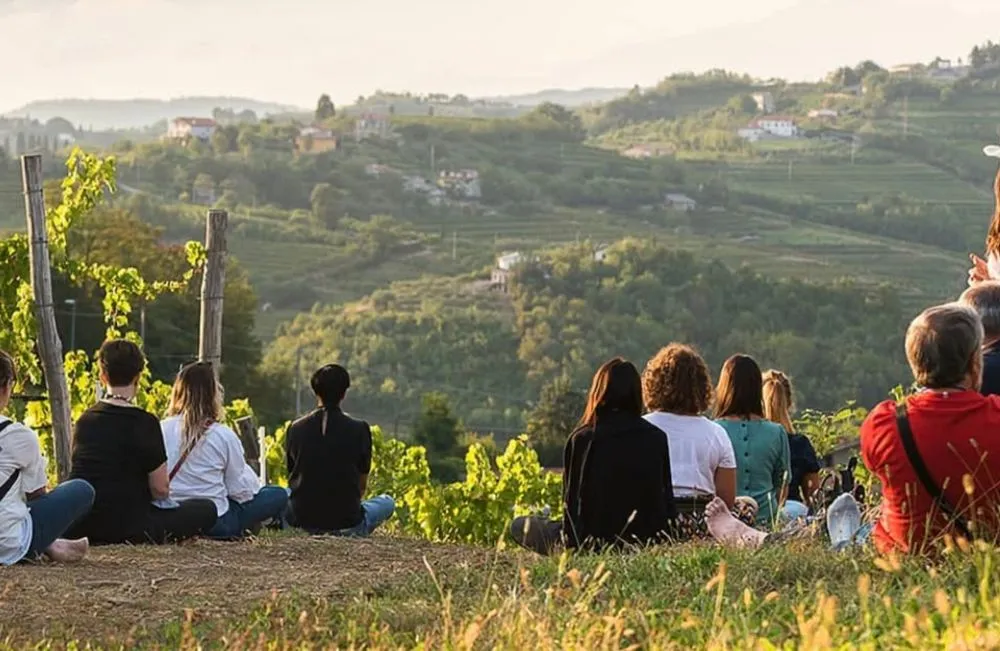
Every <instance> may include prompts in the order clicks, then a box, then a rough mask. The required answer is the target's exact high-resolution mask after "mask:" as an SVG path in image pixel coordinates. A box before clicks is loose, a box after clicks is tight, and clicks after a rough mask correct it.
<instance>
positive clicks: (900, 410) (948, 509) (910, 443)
mask: <svg viewBox="0 0 1000 651" xmlns="http://www.w3.org/2000/svg"><path fill="white" fill-rule="evenodd" d="M896 428H897V429H898V430H899V438H900V439H901V440H902V442H903V449H904V450H906V456H907V457H908V458H909V460H910V465H911V466H913V470H914V471H915V472H916V473H917V479H919V480H920V483H921V484H923V486H924V489H925V490H926V491H927V492H928V493H930V495H931V497H932V498H933V499H934V502H935V504H937V506H938V508H939V509H941V511H942V512H943V513H945V514H946V515H947V516H948V517H949V518H950V519H951V522H952V524H953V525H954V526H955V529H957V530H958V532H959V533H960V534H961V535H962V536H963V537H964V538H965V539H966V540H973V536H972V531H971V530H970V529H969V525H968V523H966V521H965V518H963V517H962V516H961V515H960V514H959V513H958V512H957V511H956V510H955V508H954V507H953V506H952V505H951V504H950V503H949V502H948V500H946V499H945V497H944V493H942V491H941V489H940V488H938V485H937V484H935V483H934V480H933V479H932V478H931V475H930V472H928V470H927V465H926V464H925V463H924V459H923V457H921V456H920V451H919V450H917V443H916V441H915V440H914V439H913V429H912V428H911V427H910V419H909V417H908V416H907V414H906V403H905V402H903V403H900V404H898V405H896Z"/></svg>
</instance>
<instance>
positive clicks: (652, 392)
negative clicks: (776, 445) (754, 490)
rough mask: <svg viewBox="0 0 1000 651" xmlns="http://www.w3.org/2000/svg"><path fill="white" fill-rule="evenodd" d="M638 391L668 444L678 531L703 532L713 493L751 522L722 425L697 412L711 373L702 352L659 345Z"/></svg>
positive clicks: (707, 394)
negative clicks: (738, 485) (741, 495)
mask: <svg viewBox="0 0 1000 651" xmlns="http://www.w3.org/2000/svg"><path fill="white" fill-rule="evenodd" d="M642 393H643V400H644V401H645V403H646V409H647V410H648V412H649V413H647V414H646V416H645V419H646V420H647V421H649V422H650V423H652V424H653V425H656V426H657V427H658V428H660V429H661V430H663V432H664V434H665V435H666V437H667V445H668V446H669V448H670V474H671V479H672V481H673V486H674V501H675V503H676V505H677V511H678V514H679V522H678V536H679V537H681V538H686V537H689V536H693V537H708V535H709V531H708V529H707V526H706V522H705V517H704V512H705V508H706V507H707V506H708V504H709V503H710V502H711V501H712V499H713V498H715V497H718V498H719V499H721V500H722V502H723V503H724V504H725V505H726V506H727V507H729V508H730V509H732V510H733V512H734V514H736V515H737V517H739V518H740V519H741V520H743V521H744V522H746V523H752V522H753V520H754V515H755V512H756V504H755V503H754V501H753V500H752V499H747V498H739V497H737V496H736V466H737V463H736V455H735V453H734V452H733V444H732V442H731V441H730V440H729V436H728V435H727V434H726V430H724V429H723V428H722V427H721V426H720V425H718V424H717V423H714V422H712V421H711V420H709V419H708V418H706V417H705V416H703V415H702V414H703V413H704V412H705V411H706V410H707V409H708V407H709V405H710V403H711V401H712V378H711V375H710V374H709V371H708V366H707V365H706V364H705V360H703V359H702V358H701V355H699V354H698V352H697V351H696V350H694V349H693V348H691V347H690V346H685V345H683V344H678V343H673V344H670V345H669V346H666V347H665V348H662V349H661V350H660V351H659V352H658V353H657V354H656V355H655V356H653V358H652V359H650V360H649V362H647V364H646V368H645V370H644V371H643V374H642Z"/></svg>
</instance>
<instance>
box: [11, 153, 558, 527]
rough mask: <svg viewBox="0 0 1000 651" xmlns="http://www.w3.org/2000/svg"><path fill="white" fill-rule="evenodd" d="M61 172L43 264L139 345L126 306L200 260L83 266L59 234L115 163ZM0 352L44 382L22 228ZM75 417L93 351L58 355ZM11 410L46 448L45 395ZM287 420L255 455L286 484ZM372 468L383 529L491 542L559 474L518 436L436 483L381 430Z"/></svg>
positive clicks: (473, 450) (545, 501)
mask: <svg viewBox="0 0 1000 651" xmlns="http://www.w3.org/2000/svg"><path fill="white" fill-rule="evenodd" d="M66 170H67V174H66V177H65V179H64V180H63V182H62V185H61V190H62V194H61V201H60V202H59V204H58V206H57V207H55V208H53V209H52V210H50V211H49V212H48V214H47V215H46V230H47V235H48V240H49V247H50V259H51V264H52V266H53V268H54V269H55V270H57V271H58V272H60V273H62V274H63V275H65V276H66V277H67V278H68V279H69V280H70V282H71V283H74V284H78V285H79V284H83V283H84V282H85V281H89V282H95V283H96V284H97V286H98V287H99V288H100V291H101V292H103V294H104V296H103V311H104V320H105V323H106V326H107V330H106V336H107V337H109V338H110V337H125V338H128V339H131V340H133V341H136V342H137V343H140V344H141V340H140V338H139V336H138V335H137V334H136V333H135V332H132V331H130V330H129V329H128V328H129V315H130V314H131V312H132V305H133V304H135V303H137V302H139V301H145V302H149V301H152V300H154V299H155V298H156V297H157V296H159V295H161V294H163V293H164V292H176V291H180V290H181V289H183V288H184V287H185V286H187V284H188V283H189V282H190V280H191V278H192V277H193V275H194V274H195V273H197V272H198V271H199V270H200V269H201V266H202V263H203V262H204V259H205V252H204V249H203V247H202V246H201V245H200V244H199V243H197V242H189V243H188V244H187V246H186V250H187V254H188V262H189V263H190V268H189V270H188V271H187V272H186V273H185V275H184V277H182V278H180V279H178V280H176V281H172V282H147V281H146V280H145V279H144V278H143V277H142V275H141V274H140V273H139V271H138V270H136V269H134V268H121V267H115V266H111V265H101V264H84V263H82V262H80V261H78V260H74V259H73V258H72V256H70V255H69V252H68V251H67V234H68V232H69V231H70V229H71V228H72V227H73V224H74V222H75V221H76V220H77V219H78V218H79V217H81V216H82V215H84V214H86V213H87V212H88V211H90V210H93V209H94V208H95V207H97V206H98V205H99V204H100V203H101V202H102V201H103V200H104V199H105V197H106V195H107V194H109V193H113V192H114V191H115V160H114V158H101V157H98V156H95V155H91V154H87V153H84V152H83V151H81V150H79V149H76V150H74V151H73V152H72V153H71V154H70V156H69V158H68V160H67V161H66ZM0 260H3V265H4V266H3V269H4V273H3V274H2V275H0V349H3V350H6V351H8V352H10V353H11V354H12V355H13V356H14V357H15V359H16V360H17V365H18V369H19V370H20V374H19V375H20V378H19V385H18V387H17V390H18V391H22V390H23V389H24V387H26V386H40V385H42V384H43V378H42V373H41V366H40V364H39V360H38V358H37V357H36V354H35V350H36V342H37V326H36V322H35V314H34V309H33V304H32V294H31V280H30V278H31V274H30V267H29V260H28V241H27V237H26V236H25V235H24V234H14V235H10V236H7V237H5V238H3V239H0ZM64 368H65V372H66V378H67V385H68V388H69V393H70V405H71V411H72V416H73V418H74V419H75V418H78V417H79V416H80V414H81V413H83V411H84V410H85V409H87V408H88V407H89V406H90V405H91V404H93V401H94V396H95V389H96V387H97V384H98V372H97V364H96V360H95V358H94V355H93V354H92V353H88V352H86V351H68V352H67V353H66V355H65V358H64ZM169 394H170V387H169V386H168V385H166V384H164V383H163V382H159V381H153V380H152V379H151V377H150V376H149V372H148V370H147V371H146V373H145V374H144V375H143V377H142V380H141V386H140V390H139V394H138V396H137V404H138V406H140V407H142V408H143V409H146V410H147V411H149V412H151V413H154V414H162V413H164V411H165V410H166V407H167V401H168V399H169ZM252 413H253V412H252V409H251V407H250V404H249V402H248V401H246V400H235V401H233V402H232V403H230V404H229V405H227V406H226V420H227V421H229V422H230V423H232V422H233V421H235V420H236V419H237V418H240V417H243V416H248V415H252ZM14 416H16V417H18V418H20V419H23V420H24V421H25V422H26V423H27V424H28V425H29V426H31V427H33V428H35V429H36V430H37V431H39V432H40V433H41V436H42V444H43V448H44V449H46V450H47V451H51V450H52V441H51V438H50V434H49V432H51V412H50V409H49V405H48V403H47V402H45V401H41V402H32V403H30V404H29V406H28V407H27V408H23V409H22V410H21V413H17V414H14ZM286 430H287V425H286V426H284V427H281V428H279V429H278V430H277V432H275V434H274V436H273V437H271V439H270V441H269V442H268V445H267V448H266V449H265V450H264V451H262V452H263V453H264V454H265V455H266V458H267V462H266V465H267V468H268V479H269V481H271V482H273V483H277V484H284V483H286V477H285V474H286V473H285V468H284V434H285V431H286ZM373 448H374V449H373V457H374V462H373V468H372V475H371V481H370V486H371V492H373V493H388V494H390V495H392V496H393V497H395V498H396V501H397V505H398V507H397V515H396V517H394V518H393V520H392V521H391V524H390V530H394V531H395V532H397V533H400V534H403V535H410V536H417V537H421V538H426V539H430V540H439V541H444V540H447V541H455V542H467V543H485V544H492V543H495V542H496V541H497V540H499V539H501V538H502V537H503V534H504V531H505V530H506V528H507V526H508V525H509V523H510V521H511V519H512V518H513V517H514V516H516V515H524V514H527V513H529V512H532V511H536V510H541V509H542V508H544V507H550V508H553V509H555V510H556V511H557V513H558V508H559V504H560V503H561V498H560V486H561V480H560V477H559V475H557V474H553V473H549V472H546V471H545V470H544V469H543V468H542V466H541V465H540V464H539V462H538V456H537V455H536V454H535V452H534V450H532V449H531V447H530V446H529V445H528V443H527V440H526V439H524V438H519V439H515V440H513V441H511V442H510V443H509V444H508V446H507V449H506V451H505V452H504V453H503V454H501V455H500V456H499V457H498V458H497V459H496V460H495V461H494V460H492V459H491V458H490V456H489V454H488V453H487V451H486V448H485V447H484V446H482V445H480V444H473V445H472V446H471V447H470V448H469V451H468V454H467V455H466V459H465V462H466V470H467V477H466V479H465V481H462V482H456V483H453V484H446V485H441V484H437V483H435V482H432V481H431V476H430V468H429V466H428V464H427V455H426V451H425V450H424V448H423V447H419V446H410V445H407V444H405V443H403V442H401V441H398V440H395V439H391V438H386V437H385V436H384V435H383V434H382V432H381V430H379V429H378V428H374V431H373Z"/></svg>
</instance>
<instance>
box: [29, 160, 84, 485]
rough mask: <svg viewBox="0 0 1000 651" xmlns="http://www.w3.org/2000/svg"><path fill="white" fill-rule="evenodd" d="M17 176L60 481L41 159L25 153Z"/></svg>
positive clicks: (67, 435) (62, 379) (62, 430)
mask: <svg viewBox="0 0 1000 651" xmlns="http://www.w3.org/2000/svg"><path fill="white" fill-rule="evenodd" d="M21 177H22V180H23V186H24V212H25V216H26V218H27V221H28V240H29V242H30V249H29V260H30V263H31V295H32V299H33V301H34V304H35V319H36V320H37V321H38V354H39V355H40V356H41V358H42V372H43V374H44V376H45V387H46V390H47V391H48V394H49V404H50V406H51V409H52V443H53V452H54V454H55V461H56V473H57V474H58V476H59V480H60V481H62V480H64V479H66V478H67V477H69V472H70V454H71V453H70V439H71V436H72V422H71V416H70V405H69V390H68V388H67V386H66V372H65V369H64V368H63V348H62V341H60V340H59V332H58V330H57V329H56V313H55V305H54V304H53V300H52V266H51V262H50V259H49V240H48V235H47V232H46V229H45V198H44V196H43V195H42V157H41V155H40V154H28V155H25V156H22V157H21Z"/></svg>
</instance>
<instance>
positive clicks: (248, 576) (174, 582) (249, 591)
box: [0, 536, 495, 640]
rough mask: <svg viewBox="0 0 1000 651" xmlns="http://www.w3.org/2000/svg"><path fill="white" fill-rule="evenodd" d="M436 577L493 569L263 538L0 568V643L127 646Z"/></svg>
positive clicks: (380, 544) (303, 539)
mask: <svg viewBox="0 0 1000 651" xmlns="http://www.w3.org/2000/svg"><path fill="white" fill-rule="evenodd" d="M425 558H426V561H427V563H429V564H430V566H431V567H432V568H434V569H435V570H444V569H447V570H451V571H454V570H457V571H462V570H463V568H467V569H473V568H475V567H482V566H485V565H488V564H490V563H492V562H494V561H495V554H494V553H493V552H491V550H488V549H476V548H469V547H460V546H454V545H434V544H431V543H427V542H421V541H413V540H403V539H398V538H382V537H376V538H371V539H368V540H348V539H338V538H317V537H307V536H279V537H263V538H260V539H257V540H252V541H247V542H241V543H222V542H210V541H196V542H193V543H189V544H185V545H182V546H165V547H131V546H112V547H98V548H94V549H92V550H91V553H90V555H89V556H88V558H87V560H86V561H84V562H83V563H80V564H79V565H72V566H62V565H55V564H42V565H18V566H15V567H9V568H2V569H0V630H2V634H0V638H3V637H7V636H11V637H12V638H13V639H15V640H39V639H44V638H47V637H50V636H55V637H57V638H58V637H64V636H72V637H78V638H80V639H109V638H111V639H118V640H125V639H127V638H128V637H129V636H130V631H135V630H138V629H151V628H155V627H156V626H158V625H160V624H162V623H164V622H168V621H172V620H178V619H180V618H182V617H183V616H184V611H185V609H189V608H190V609H194V610H195V611H196V612H197V614H198V617H199V619H205V618H210V619H216V618H219V619H221V618H227V617H238V616H241V615H244V614H245V613H247V612H248V611H250V610H251V609H253V608H254V607H255V606H257V605H259V604H260V603H261V602H262V601H265V600H267V599H268V598H270V597H272V596H273V595H278V596H281V595H286V594H293V593H294V594H296V595H303V596H307V597H321V598H326V599H330V600H338V599H344V598H349V597H356V596H359V595H363V594H378V593H380V592H381V591H382V590H385V589H386V588H388V587H391V586H392V585H393V584H396V583H399V582H403V581H406V580H409V579H410V578H412V577H414V576H418V575H419V574H425V575H426V574H427V568H426V566H425V565H424V559H425Z"/></svg>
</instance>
